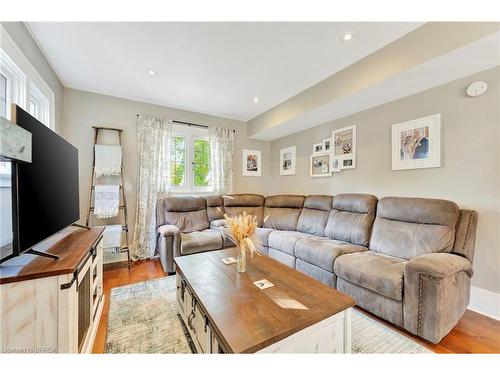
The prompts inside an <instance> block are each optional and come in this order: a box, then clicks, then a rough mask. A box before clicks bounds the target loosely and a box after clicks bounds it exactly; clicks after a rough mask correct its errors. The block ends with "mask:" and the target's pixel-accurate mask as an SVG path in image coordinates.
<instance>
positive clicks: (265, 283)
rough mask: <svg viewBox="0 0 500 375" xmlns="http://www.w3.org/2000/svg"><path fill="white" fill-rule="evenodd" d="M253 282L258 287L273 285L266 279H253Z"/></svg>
mask: <svg viewBox="0 0 500 375" xmlns="http://www.w3.org/2000/svg"><path fill="white" fill-rule="evenodd" d="M253 284H254V285H255V286H256V287H257V288H259V289H267V288H270V287H272V286H274V284H273V283H271V282H270V281H267V280H266V279H262V280H257V281H254V283H253Z"/></svg>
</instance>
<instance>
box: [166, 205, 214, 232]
mask: <svg viewBox="0 0 500 375" xmlns="http://www.w3.org/2000/svg"><path fill="white" fill-rule="evenodd" d="M163 215H164V224H170V225H175V226H176V227H177V228H179V230H180V231H181V232H184V233H190V232H196V231H200V230H203V229H208V227H209V222H208V215H207V202H206V200H205V198H201V197H169V198H165V199H164V200H163Z"/></svg>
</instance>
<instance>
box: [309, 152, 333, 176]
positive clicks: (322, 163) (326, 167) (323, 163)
mask: <svg viewBox="0 0 500 375" xmlns="http://www.w3.org/2000/svg"><path fill="white" fill-rule="evenodd" d="M331 175H332V173H331V171H330V153H329V152H323V153H321V154H313V155H311V166H310V176H311V177H327V176H331Z"/></svg>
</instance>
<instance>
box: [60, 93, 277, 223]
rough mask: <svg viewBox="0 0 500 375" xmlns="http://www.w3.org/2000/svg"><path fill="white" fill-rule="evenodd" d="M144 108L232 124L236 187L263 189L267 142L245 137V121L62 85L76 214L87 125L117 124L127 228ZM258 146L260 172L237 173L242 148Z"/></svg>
mask: <svg viewBox="0 0 500 375" xmlns="http://www.w3.org/2000/svg"><path fill="white" fill-rule="evenodd" d="M139 113H147V114H151V115H157V116H161V117H164V118H167V119H175V120H180V121H187V122H194V123H197V124H204V125H213V126H217V127H221V128H229V129H235V130H236V134H235V160H236V164H235V169H234V176H235V183H234V188H235V192H248V193H261V194H265V193H266V189H265V185H266V181H267V179H268V178H269V169H268V167H269V163H268V160H269V147H270V144H269V142H262V141H255V140H250V139H248V138H247V133H246V132H247V127H246V123H245V122H242V121H237V120H231V119H226V118H221V117H216V116H210V115H205V114H202V113H196V112H189V111H184V110H180V109H174V108H168V107H162V106H158V105H153V104H148V103H142V102H137V101H132V100H127V99H120V98H116V97H111V96H105V95H99V94H94V93H90V92H86V91H79V90H74V89H65V90H64V128H63V136H64V138H65V139H66V140H68V141H69V142H71V143H72V144H73V145H74V146H76V147H77V148H78V152H79V155H78V156H79V167H80V171H79V173H80V218H81V220H80V221H81V222H84V221H85V217H86V213H87V207H88V199H89V184H90V176H91V170H92V169H91V168H92V142H93V129H92V126H94V125H99V126H108V127H115V128H121V129H124V130H125V131H124V132H123V144H124V146H123V161H124V168H125V174H124V177H125V188H126V192H127V203H128V207H129V215H128V220H129V223H130V228H131V233H133V223H134V219H135V208H136V176H137V147H136V146H137V143H136V115H137V114H139ZM112 137H113V134H105V135H104V138H103V139H102V141H103V142H110V143H114V142H115V141H116V139H113V138H112ZM243 148H249V149H256V150H261V151H262V158H263V165H262V166H263V173H262V177H243V176H242V172H241V171H242V149H243Z"/></svg>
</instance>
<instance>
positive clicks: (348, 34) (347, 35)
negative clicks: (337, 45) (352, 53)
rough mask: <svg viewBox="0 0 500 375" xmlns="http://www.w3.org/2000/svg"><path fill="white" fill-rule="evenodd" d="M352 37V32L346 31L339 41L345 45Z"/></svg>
mask: <svg viewBox="0 0 500 375" xmlns="http://www.w3.org/2000/svg"><path fill="white" fill-rule="evenodd" d="M353 37H354V33H353V32H352V31H346V32H345V33H343V34H342V36H341V37H340V41H341V42H342V43H346V42H348V41H350V40H351V39H352V38H353Z"/></svg>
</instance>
